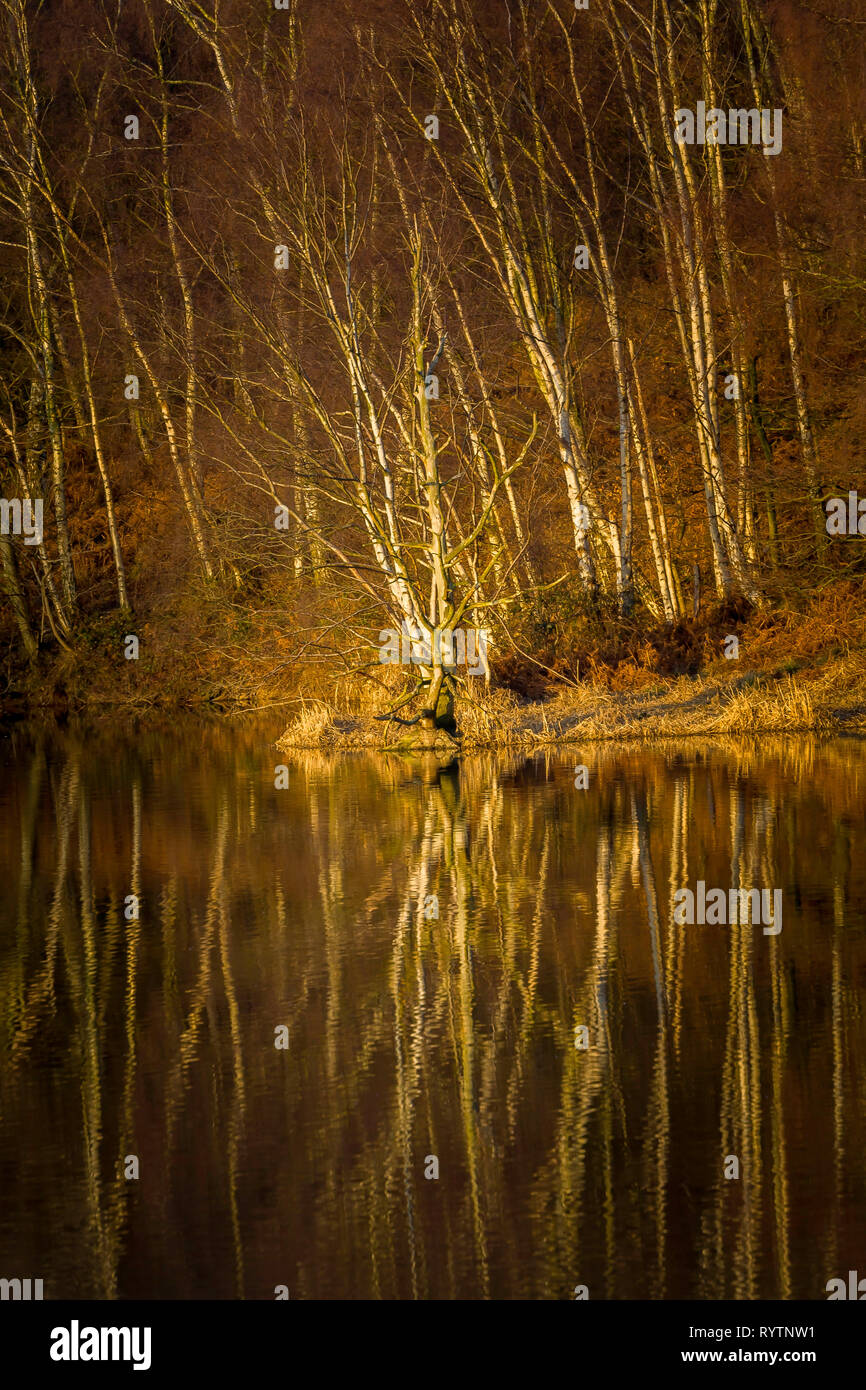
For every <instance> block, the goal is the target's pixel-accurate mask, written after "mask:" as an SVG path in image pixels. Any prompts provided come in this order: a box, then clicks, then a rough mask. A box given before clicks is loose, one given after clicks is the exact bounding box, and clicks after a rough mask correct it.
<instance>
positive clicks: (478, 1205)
mask: <svg viewBox="0 0 866 1390" xmlns="http://www.w3.org/2000/svg"><path fill="white" fill-rule="evenodd" d="M276 732H277V731H276V730H274V729H273V728H269V727H249V726H247V727H243V728H237V727H231V726H228V725H211V724H203V723H200V722H198V721H194V720H188V721H181V722H179V723H175V724H174V725H171V726H167V727H164V728H158V727H149V728H144V729H140V730H137V731H135V730H132V729H130V728H129V727H128V726H126V727H125V728H124V727H121V726H120V725H116V726H111V725H109V726H103V727H97V728H88V729H86V730H85V729H80V730H75V729H74V728H71V727H68V728H65V729H63V730H55V729H51V730H49V729H34V728H29V727H28V728H23V727H22V728H19V729H18V730H16V731H15V732H14V733H13V734H11V735H7V736H6V737H5V738H4V739H3V740H2V742H0V774H2V775H0V1193H2V1196H0V1276H3V1277H13V1276H17V1277H22V1278H24V1277H31V1278H42V1279H43V1280H44V1288H45V1297H46V1298H118V1297H119V1298H174V1299H179V1298H224V1299H228V1298H239V1297H243V1298H252V1299H273V1298H274V1296H275V1290H276V1289H277V1287H278V1286H285V1289H287V1290H288V1294H289V1297H290V1298H293V1299H297V1298H330V1299H339V1298H453V1297H458V1298H573V1297H574V1295H575V1288H576V1287H577V1286H584V1287H585V1289H586V1290H587V1292H588V1296H589V1297H590V1298H591V1299H597V1298H719V1297H720V1298H792V1297H794V1298H816V1299H823V1298H826V1296H827V1295H826V1292H825V1286H826V1283H827V1281H828V1280H829V1279H831V1278H834V1277H837V1276H841V1277H843V1278H847V1272H848V1270H850V1269H857V1270H859V1271H860V1273H861V1275H866V1169H864V1162H863V1156H864V1152H866V1118H864V1106H863V1098H864V1090H866V1074H864V1058H866V1009H864V985H866V854H864V847H866V747H864V745H862V744H859V743H857V742H854V741H845V742H841V741H840V742H831V743H818V742H809V741H794V740H791V741H786V742H782V741H780V742H779V743H778V744H776V743H773V742H771V741H767V740H763V741H762V742H761V744H760V745H753V744H742V743H741V744H736V745H731V744H728V745H723V744H718V745H714V746H710V745H706V746H704V745H696V744H679V745H673V744H672V745H662V746H659V747H652V748H645V747H641V746H638V745H632V746H628V745H623V746H620V747H619V748H615V747H606V746H596V747H586V748H582V749H578V748H570V749H568V750H557V751H556V752H554V753H552V754H542V755H540V756H537V757H532V758H525V757H522V756H520V757H514V756H507V755H496V756H494V755H489V756H477V757H472V758H466V759H464V760H463V761H462V763H461V765H460V766H459V767H457V766H454V767H451V768H443V767H440V766H438V765H437V764H436V763H435V761H433V762H429V763H427V762H420V761H419V762H408V761H404V760H402V759H397V758H385V757H368V756H343V757H324V756H319V755H313V754H310V755H298V756H295V757H285V756H284V755H281V754H278V753H276V751H275V750H274V747H273V741H274V737H275V734H276ZM282 762H285V763H286V765H287V767H288V786H287V787H285V788H283V787H281V788H280V789H277V787H275V767H276V765H277V764H279V763H282ZM579 764H583V765H585V766H586V769H587V778H586V779H583V778H582V777H579V776H577V777H576V775H575V768H576V767H577V766H578V765H579ZM583 780H588V786H587V787H586V788H584V787H583V786H577V785H576V782H582V781H583ZM699 883H701V884H703V885H704V893H705V895H706V896H709V894H710V892H711V890H712V889H714V888H717V889H721V890H723V892H724V895H725V900H726V901H727V898H728V894H729V890H730V888H731V887H732V886H733V887H735V888H736V887H741V888H746V889H753V888H754V889H758V890H769V893H770V902H772V901H773V893H774V892H775V891H776V890H778V891H780V892H781V895H782V896H781V904H782V912H781V931H778V932H776V931H767V930H766V928H765V926H763V925H762V924H761V922H760V921H755V922H750V921H748V920H742V921H741V920H737V918H738V913H737V912H733V913H732V914H727V915H726V920H725V921H723V922H712V921H708V922H706V923H705V924H704V925H701V924H699V922H698V921H697V913H696V921H695V923H694V924H684V925H679V924H678V923H677V922H676V921H675V920H674V906H675V903H676V901H678V900H677V897H676V895H677V893H678V892H679V891H680V890H682V889H685V888H689V889H690V890H691V891H692V892H693V893H694V894H696V895H697V894H698V892H699V891H700V890H699V888H698V884H699ZM719 897H721V894H720V895H719ZM680 900H681V899H680ZM136 902H137V904H138V911H137V919H136ZM437 914H438V915H437ZM739 915H740V916H742V917H744V918H745V917H747V914H746V913H741V914H739ZM707 916H708V917H709V916H711V914H709V913H707ZM730 916H733V917H734V920H733V922H732V921H731V920H730ZM437 1170H438V1176H436V1172H437ZM136 1172H137V1174H138V1176H137V1177H136V1176H135V1173H136Z"/></svg>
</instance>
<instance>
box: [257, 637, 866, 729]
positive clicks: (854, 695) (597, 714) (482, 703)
mask: <svg viewBox="0 0 866 1390" xmlns="http://www.w3.org/2000/svg"><path fill="white" fill-rule="evenodd" d="M393 727H397V726H392V728H393ZM385 728H386V726H385V724H384V723H382V722H381V721H379V720H376V719H374V718H373V715H372V713H366V712H357V713H352V712H346V711H341V710H339V709H338V708H336V707H335V706H333V705H330V704H329V703H328V702H327V701H324V700H315V701H311V703H310V705H309V706H308V708H307V709H306V710H305V711H303V712H302V713H301V714H300V715H299V716H298V717H297V718H296V719H295V720H294V721H292V723H290V724H289V726H288V728H287V729H286V730H285V732H284V733H283V735H282V737H281V738H280V739H279V740H278V742H277V747H278V749H280V750H281V751H283V752H292V751H295V750H301V749H304V748H307V749H313V748H315V749H334V750H335V751H337V750H340V749H345V750H352V749H356V750H367V751H371V752H372V751H377V752H385V751H393V750H392V748H391V745H392V744H393V738H394V735H393V733H392V734H391V735H390V736H389V739H388V743H387V744H386V739H385ZM458 732H459V742H460V749H461V751H470V750H472V749H475V748H524V749H530V748H538V747H551V746H553V747H555V746H564V745H568V744H573V743H604V742H609V741H611V740H616V741H625V740H628V741H631V742H637V743H642V742H648V741H651V740H655V739H662V738H701V737H718V736H727V737H737V736H748V735H754V734H771V733H773V734H780V733H783V734H784V733H798V734H813V735H828V736H834V735H840V734H852V735H866V655H864V654H862V653H857V654H855V655H850V656H846V657H841V658H839V659H837V660H835V661H832V662H828V663H827V664H826V665H824V666H811V667H808V668H805V669H803V670H800V671H797V672H790V671H778V670H776V671H760V670H756V671H746V672H742V673H740V674H738V675H736V676H732V675H730V676H728V678H727V679H725V678H723V676H722V675H721V674H714V673H707V674H704V675H698V676H694V677H692V676H679V677H674V678H670V679H667V680H663V679H659V680H657V681H655V682H654V683H653V685H652V687H651V688H650V689H648V690H642V691H611V690H609V689H604V688H603V687H598V686H592V685H589V684H587V685H586V686H575V687H568V688H564V689H560V690H558V691H556V692H554V693H553V694H551V695H550V696H549V697H548V698H546V699H536V700H520V699H519V698H518V697H516V696H514V695H513V694H512V693H511V692H509V691H505V690H496V689H494V690H491V691H489V692H485V693H484V694H483V695H482V696H481V698H479V699H477V700H472V701H471V702H467V703H463V704H461V705H458Z"/></svg>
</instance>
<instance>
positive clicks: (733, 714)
mask: <svg viewBox="0 0 866 1390" xmlns="http://www.w3.org/2000/svg"><path fill="white" fill-rule="evenodd" d="M831 723H832V720H831V719H829V718H828V717H827V715H825V714H824V712H823V711H821V710H820V709H817V708H816V707H815V702H814V700H813V699H812V696H811V694H810V693H809V691H808V690H807V689H806V688H805V687H804V686H803V685H802V684H799V683H798V682H796V681H795V680H794V679H793V677H792V676H788V677H787V679H786V680H784V681H781V682H779V683H778V684H777V685H775V686H773V687H766V686H761V685H758V684H757V683H756V684H755V685H752V686H746V687H745V688H744V689H740V690H736V691H735V692H734V694H733V695H732V696H731V698H730V699H729V700H726V701H725V704H724V707H723V709H722V711H721V713H720V714H719V715H717V716H716V718H715V719H713V720H711V721H710V722H709V723H708V724H707V729H708V730H709V731H711V732H713V733H729V734H740V733H778V732H793V731H803V730H808V731H811V732H815V733H819V732H821V731H822V730H825V729H827V728H829V727H830V724H831Z"/></svg>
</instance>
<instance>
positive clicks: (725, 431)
mask: <svg viewBox="0 0 866 1390" xmlns="http://www.w3.org/2000/svg"><path fill="white" fill-rule="evenodd" d="M0 8H2V13H3V18H4V24H3V26H2V33H0V69H2V94H0V122H2V135H3V142H2V143H3V151H2V155H0V195H2V197H0V223H2V229H0V263H2V268H3V279H4V284H5V286H6V288H5V290H4V295H3V298H2V302H0V353H2V388H0V491H2V498H3V516H2V518H0V520H2V529H3V531H4V534H2V535H0V562H2V564H0V701H2V704H3V707H4V708H5V710H6V711H7V712H10V711H15V710H27V709H31V708H33V707H39V706H52V707H54V708H55V709H56V708H61V709H65V708H70V707H72V708H75V707H78V706H84V705H90V706H95V705H104V706H108V707H111V706H118V707H126V708H136V709H147V708H151V707H154V706H159V707H173V706H177V705H206V706H211V707H215V708H218V709H237V708H257V709H261V708H270V709H277V708H284V709H285V713H286V722H287V724H288V725H289V728H288V731H287V734H286V741H287V746H297V745H299V744H301V743H304V742H305V740H311V739H312V740H313V741H319V742H324V743H339V742H343V743H348V744H357V745H359V746H363V745H366V744H368V743H376V742H377V741H378V745H379V746H382V741H383V740H384V739H385V737H386V730H390V733H389V734H388V737H391V734H393V733H394V731H395V730H396V731H399V730H400V729H401V727H402V725H401V723H400V722H398V721H410V722H409V727H410V728H418V727H420V723H419V721H421V720H422V719H423V718H424V717H425V716H424V714H423V711H424V710H430V711H432V719H433V722H434V725H435V726H441V727H443V728H445V729H450V730H452V731H453V728H454V725H455V716H456V726H457V727H458V729H459V732H460V734H461V735H462V737H463V740H464V742H465V743H466V744H467V745H468V744H472V743H490V742H517V743H531V742H533V741H539V740H541V741H545V740H547V739H550V738H564V737H572V736H575V735H576V734H578V735H579V736H580V737H584V736H586V737H589V736H596V737H608V736H619V735H621V734H623V733H635V734H637V735H639V736H642V735H643V734H648V733H654V734H657V733H695V732H725V731H727V732H739V731H743V730H752V731H761V730H767V729H787V728H792V729H810V730H813V731H819V732H820V731H822V730H833V729H836V730H838V729H848V730H852V729H857V728H862V725H863V711H864V708H866V640H864V639H866V589H864V579H866V549H864V547H866V534H863V532H866V470H864V467H863V458H862V445H861V439H862V432H863V424H864V412H866V404H864V403H866V392H864V389H863V387H864V352H863V348H864V333H866V329H864V287H866V252H864V246H863V240H862V236H861V235H860V232H859V229H860V227H861V226H862V225H863V215H864V211H866V165H864V158H866V95H864V94H866V81H864V78H866V72H864V67H866V55H864V48H863V45H862V43H861V42H860V41H859V37H860V35H861V34H862V24H861V23H860V21H859V19H858V14H859V11H858V9H857V7H856V5H855V4H854V3H853V0H831V3H829V4H828V5H827V6H826V7H825V11H826V12H825V11H822V13H821V14H820V15H818V14H816V13H814V12H813V11H812V10H811V9H810V8H808V7H807V6H805V5H802V4H799V3H797V0H788V2H787V3H784V4H768V3H763V0H701V3H699V4H698V5H694V4H682V3H679V2H678V0H657V3H652V4H650V3H649V0H636V3H634V4H632V3H625V0H593V2H592V4H591V5H590V6H589V8H588V9H587V10H586V11H581V10H576V9H575V7H574V6H573V4H571V3H570V2H569V0H545V3H543V4H542V5H541V6H538V5H533V6H529V5H528V4H526V3H525V2H524V0H514V3H513V4H512V5H510V6H505V5H502V4H498V3H494V0H483V3H478V2H477V0H476V2H475V3H472V4H471V5H470V4H468V3H467V2H466V0H423V3H421V4H418V3H414V2H413V3H409V0H405V3H404V0H396V2H395V3H390V4H388V5H387V6H381V5H379V4H378V3H376V0H357V2H356V3H354V4H352V5H349V4H348V2H347V0H345V3H344V2H343V0H339V2H338V3H336V4H334V5H329V6H327V7H315V6H307V5H305V4H304V3H302V0H286V3H285V6H284V7H281V8H279V9H277V8H276V7H275V6H270V7H268V6H267V5H262V4H256V5H253V4H249V3H243V2H242V0H239V2H238V3H233V4H229V5H221V6H219V7H217V8H214V7H213V6H212V5H210V4H209V3H205V4H204V5H199V4H194V3H191V0H130V3H128V4H126V5H124V6H123V8H122V9H121V10H119V11H117V12H114V11H104V10H103V9H102V8H101V7H100V6H98V5H96V4H95V3H93V0H83V3H82V4H80V5H77V6H76V7H75V9H74V10H69V9H68V7H67V6H65V5H64V4H63V3H61V0H45V3H43V4H42V5H41V6H34V5H31V4H29V3H27V2H26V0H0ZM701 104H702V105H701ZM682 110H690V111H695V112H698V111H701V112H703V113H706V112H708V111H709V112H712V111H713V110H722V111H731V112H739V113H740V115H741V116H742V121H741V122H739V124H738V126H737V128H738V132H739V134H740V136H741V139H742V142H741V143H740V142H738V143H734V142H733V139H732V136H731V132H732V130H733V128H734V123H733V122H732V121H731V120H729V121H728V123H727V125H728V131H727V134H728V137H729V139H728V143H715V144H713V143H706V142H705V143H702V144H699V143H694V144H688V143H678V140H677V138H676V136H677V131H678V130H679V129H681V128H682V122H680V121H678V119H677V117H676V113H677V112H678V111H682ZM750 112H751V113H752V115H753V116H754V117H755V120H752V118H751V116H750V114H749V113H750ZM761 112H765V113H766V115H767V118H768V124H767V130H766V131H765V130H764V126H763V125H762V124H761V119H760V116H761ZM770 117H772V124H773V131H774V141H773V143H772V144H771V143H770V141H769V139H768V138H767V132H768V131H769V120H770ZM698 125H699V126H700V125H701V122H700V121H699V122H698ZM740 125H741V126H742V129H741V130H740ZM716 128H717V131H718V128H719V126H718V122H717V123H716ZM701 130H702V133H703V134H704V135H706V119H704V120H703V126H701ZM762 132H764V133H763V134H762ZM746 134H750V139H749V141H748V142H747V141H746V139H745V136H746ZM858 488H859V492H858ZM25 499H31V500H32V501H33V502H34V503H35V502H36V500H37V499H38V500H40V501H41V503H42V516H41V522H40V524H38V525H37V524H36V520H35V519H34V516H33V514H32V512H31V513H30V514H29V515H30V525H29V534H28V520H27V517H28V513H27V512H26V510H25V509H24V508H23V503H24V501H25ZM834 499H838V500H836V501H834ZM16 502H17V504H18V507H17V511H16ZM861 504H862V507H863V513H864V515H863V516H862V517H861V514H860V507H861ZM861 522H862V528H863V530H862V531H861V529H860V526H861ZM443 632H444V633H454V632H459V633H461V634H463V633H467V634H470V635H472V634H475V635H476V636H477V634H478V633H485V634H487V636H486V638H485V639H484V645H485V651H486V656H485V657H484V659H483V660H479V662H478V667H477V673H476V674H470V670H471V669H472V668H470V665H469V664H468V663H467V662H463V664H460V663H459V662H455V660H454V656H453V652H452V650H451V645H450V643H449V642H445V643H444V644H442V643H440V642H439V640H438V635H439V634H442V633H443ZM389 633H390V634H396V646H397V650H398V651H400V652H401V654H402V661H397V662H396V663H394V664H383V662H382V660H381V657H382V655H383V652H384V650H385V647H386V645H387V643H388V641H389V640H390V639H389V638H388V634H389ZM400 639H402V645H401V640H400ZM467 640H468V639H467ZM476 650H477V647H476ZM379 716H385V719H384V721H383V719H382V718H381V717H379ZM388 716H394V719H393V720H392V721H391V723H388ZM428 718H429V716H428Z"/></svg>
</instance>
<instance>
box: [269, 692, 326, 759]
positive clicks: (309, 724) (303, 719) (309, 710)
mask: <svg viewBox="0 0 866 1390" xmlns="http://www.w3.org/2000/svg"><path fill="white" fill-rule="evenodd" d="M337 742H339V730H338V729H337V726H336V725H335V723H334V714H333V711H332V710H331V708H330V706H329V705H326V704H325V702H324V700H314V701H313V703H312V704H310V705H305V706H304V708H303V709H302V710H301V712H300V714H297V715H295V718H294V719H293V720H292V722H291V724H290V725H289V727H288V728H287V729H286V731H285V733H284V734H283V736H282V738H281V739H280V741H279V743H278V744H277V747H278V748H322V747H327V745H328V744H329V743H337Z"/></svg>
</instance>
